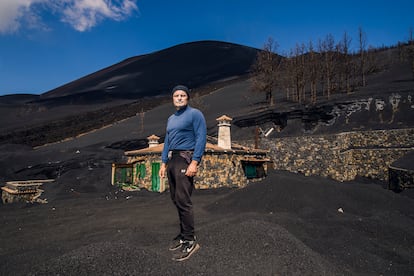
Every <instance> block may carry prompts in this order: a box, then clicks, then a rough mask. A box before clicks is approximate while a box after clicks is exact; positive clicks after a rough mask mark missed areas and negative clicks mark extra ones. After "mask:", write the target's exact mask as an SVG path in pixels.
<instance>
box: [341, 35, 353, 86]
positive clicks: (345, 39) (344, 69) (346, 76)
mask: <svg viewBox="0 0 414 276" xmlns="http://www.w3.org/2000/svg"><path fill="white" fill-rule="evenodd" d="M351 40H352V39H351V38H350V37H349V36H348V34H347V32H344V35H343V36H342V40H341V41H340V42H339V43H338V50H339V54H340V58H339V59H338V62H339V63H340V66H339V68H340V79H341V84H340V88H341V90H342V83H344V86H345V88H344V90H345V91H346V93H347V94H350V93H351V73H352V64H351V56H350V52H349V48H350V45H351Z"/></svg>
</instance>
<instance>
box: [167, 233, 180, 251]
mask: <svg viewBox="0 0 414 276" xmlns="http://www.w3.org/2000/svg"><path fill="white" fill-rule="evenodd" d="M183 243H184V240H183V239H182V237H181V235H178V236H177V237H175V238H174V239H173V241H172V242H171V244H170V247H169V248H168V250H170V251H175V250H177V249H180V248H181V246H182V245H183Z"/></svg>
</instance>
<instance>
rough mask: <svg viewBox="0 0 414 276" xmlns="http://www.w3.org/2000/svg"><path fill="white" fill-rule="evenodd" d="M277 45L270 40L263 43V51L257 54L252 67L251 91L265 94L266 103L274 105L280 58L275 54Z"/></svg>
mask: <svg viewBox="0 0 414 276" xmlns="http://www.w3.org/2000/svg"><path fill="white" fill-rule="evenodd" d="M277 47H278V44H277V42H275V41H274V40H273V39H272V38H269V39H268V40H267V42H266V43H265V45H264V47H263V50H262V51H260V52H259V53H258V54H257V58H256V61H255V63H254V64H253V66H252V70H251V71H252V73H251V76H252V78H251V79H252V90H253V91H255V92H259V93H265V95H266V102H267V103H268V104H269V105H270V106H272V105H274V97H273V90H274V89H275V87H276V86H277V83H278V77H279V73H280V72H279V69H280V64H281V58H280V56H279V55H277V54H276V50H277Z"/></svg>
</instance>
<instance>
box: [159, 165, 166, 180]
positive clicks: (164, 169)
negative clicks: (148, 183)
mask: <svg viewBox="0 0 414 276" xmlns="http://www.w3.org/2000/svg"><path fill="white" fill-rule="evenodd" d="M166 171H167V165H166V164H165V163H162V164H161V168H160V170H159V172H158V175H159V176H160V178H161V179H162V178H164V177H165V174H166Z"/></svg>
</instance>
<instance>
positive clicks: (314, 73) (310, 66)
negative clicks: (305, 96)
mask: <svg viewBox="0 0 414 276" xmlns="http://www.w3.org/2000/svg"><path fill="white" fill-rule="evenodd" d="M308 51H309V52H308V59H307V62H306V67H307V69H306V71H307V72H308V74H307V79H308V82H309V89H310V101H311V103H312V104H315V103H316V101H317V93H318V79H319V71H320V62H319V61H320V59H319V57H318V56H319V55H318V54H317V53H316V52H315V49H314V47H313V43H312V41H309V44H308Z"/></svg>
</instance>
